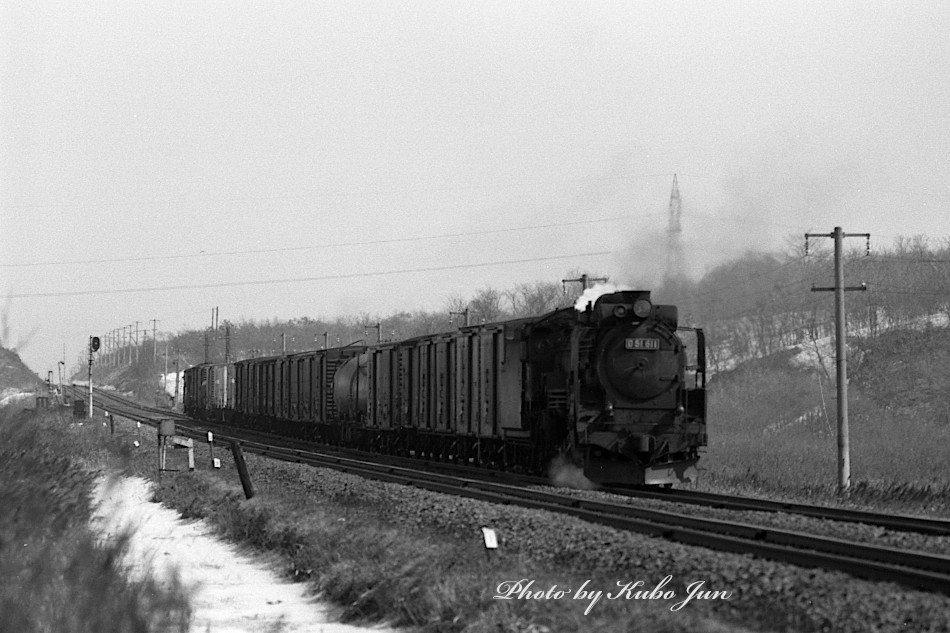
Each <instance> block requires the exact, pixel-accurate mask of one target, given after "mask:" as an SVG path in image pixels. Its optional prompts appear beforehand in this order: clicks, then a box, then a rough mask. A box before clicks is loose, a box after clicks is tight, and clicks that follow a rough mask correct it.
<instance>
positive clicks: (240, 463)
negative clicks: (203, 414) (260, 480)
mask: <svg viewBox="0 0 950 633" xmlns="http://www.w3.org/2000/svg"><path fill="white" fill-rule="evenodd" d="M231 454H232V455H234V464H235V465H236V466H237V471H238V476H239V477H240V478H241V487H242V488H244V498H245V499H250V498H251V497H253V496H254V495H255V494H257V493H256V492H255V491H254V484H253V483H251V476H250V475H249V474H248V472H247V463H246V462H245V461H244V453H243V452H242V451H241V445H240V444H239V443H238V442H237V440H231Z"/></svg>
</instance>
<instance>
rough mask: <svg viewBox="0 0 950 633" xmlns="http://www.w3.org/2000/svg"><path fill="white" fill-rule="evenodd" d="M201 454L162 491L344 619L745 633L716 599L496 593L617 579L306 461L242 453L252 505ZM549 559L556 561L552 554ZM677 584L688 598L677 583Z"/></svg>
mask: <svg viewBox="0 0 950 633" xmlns="http://www.w3.org/2000/svg"><path fill="white" fill-rule="evenodd" d="M143 431H144V435H145V438H144V440H145V441H144V442H143V444H144V446H146V447H150V446H154V444H153V441H154V430H152V429H150V428H149V429H143ZM67 432H68V433H77V432H78V433H93V434H95V435H98V436H99V437H100V438H101V439H102V446H104V447H109V448H110V449H111V450H116V451H121V452H124V453H128V452H129V450H128V448H127V447H128V446H129V445H130V444H131V442H132V441H133V440H134V439H137V438H138V437H139V431H137V430H135V428H134V427H133V425H132V424H130V423H127V422H120V423H119V424H118V425H117V433H116V436H115V438H109V437H108V433H107V432H106V431H105V430H104V429H103V428H102V426H101V425H100V424H93V425H86V427H84V429H83V428H77V427H75V426H73V427H72V428H70V429H67ZM196 453H197V456H196V457H197V459H198V468H197V470H196V471H195V472H193V473H187V474H186V473H176V474H168V475H165V476H164V477H163V478H162V483H161V485H160V487H159V488H158V489H157V492H156V498H157V499H158V500H161V501H162V502H163V503H165V504H167V505H169V506H172V507H175V508H177V509H178V510H179V511H180V512H181V513H182V515H183V516H184V517H186V518H202V519H205V520H207V521H209V522H210V523H211V524H213V525H214V526H215V527H216V528H217V529H218V530H219V532H220V533H222V535H224V536H225V537H227V538H229V539H231V540H233V541H235V542H238V543H242V544H246V545H251V546H253V547H254V548H255V549H259V550H263V551H267V552H270V553H276V554H279V555H280V560H281V561H282V564H283V565H284V572H285V573H286V576H287V577H289V578H293V579H295V580H306V581H309V582H310V583H311V585H312V587H313V588H314V590H315V591H316V592H318V593H319V594H320V595H321V596H322V597H323V598H325V599H326V600H328V601H329V602H330V603H331V605H335V606H336V608H337V613H336V615H337V616H338V617H339V618H340V619H342V620H344V621H357V622H380V621H382V622H387V623H390V624H392V625H394V626H399V627H410V628H411V629H414V630H422V631H426V632H436V631H439V632H443V631H445V632H449V631H451V632H456V631H466V632H467V633H482V632H484V633H488V632H498V631H506V632H508V631H512V632H518V631H520V632H530V633H546V632H554V631H558V632H561V631H564V632H570V631H578V632H579V631H585V632H586V631H611V632H612V631H627V630H629V631H634V630H636V631H638V632H640V631H642V632H645V633H651V632H656V633H659V632H663V633H677V632H683V633H686V632H699V633H703V632H706V633H720V632H723V631H743V630H745V629H744V628H742V627H739V626H736V625H734V624H726V623H724V622H723V620H722V619H721V617H722V616H720V615H718V614H716V613H714V612H713V611H712V607H713V606H719V605H703V606H702V607H700V606H695V605H691V608H689V609H685V610H682V611H677V612H673V611H670V610H669V607H670V604H671V603H670V602H667V601H640V600H612V601H609V600H602V601H600V602H599V603H598V604H596V605H595V608H592V609H591V611H590V613H588V614H586V615H585V614H584V610H585V608H586V606H587V605H586V603H585V604H581V602H580V601H579V600H570V599H564V600H555V599H548V600H518V601H505V600H494V599H493V595H495V593H496V588H497V587H498V585H499V583H500V582H502V581H505V580H517V579H523V578H526V579H533V580H534V587H536V588H540V589H543V590H547V589H549V588H550V587H552V586H554V585H557V586H559V587H560V588H562V589H563V588H566V587H572V588H574V589H577V588H578V587H580V586H581V584H582V583H583V582H584V581H585V580H590V586H591V587H597V588H606V589H607V590H610V589H611V588H615V587H616V582H617V580H618V578H619V577H620V576H618V574H617V573H616V572H612V573H611V572H604V571H600V572H598V571H591V570H589V569H584V568H583V566H580V565H573V564H568V565H564V564H559V563H563V561H555V563H554V564H552V561H551V560H548V561H538V560H533V559H531V558H529V557H527V556H525V555H524V554H522V553H519V552H514V551H513V552H508V551H505V549H504V548H502V550H499V551H498V552H497V553H492V555H491V557H489V556H487V555H486V552H485V550H484V548H483V545H482V542H481V540H480V534H479V533H478V532H477V531H476V532H473V533H466V534H465V535H460V534H454V533H447V532H446V531H445V530H444V529H439V528H436V527H433V526H430V525H427V524H424V523H422V522H420V523H419V524H416V525H406V524H404V523H399V522H393V521H392V519H391V518H387V516H388V517H392V516H393V515H395V514H398V512H394V511H392V509H391V508H389V507H388V505H389V504H394V503H397V502H396V501H394V500H392V499H389V498H387V497H386V495H385V493H383V494H382V495H380V496H376V497H375V498H372V499H370V498H367V496H366V495H365V494H364V493H365V490H355V489H352V488H347V486H346V485H344V486H343V487H342V488H338V489H335V491H334V492H332V493H330V494H322V493H320V492H319V491H316V490H314V489H313V488H312V487H311V485H310V484H307V483H304V482H302V481H301V475H300V470H299V469H301V468H303V469H305V470H306V471H308V473H309V471H312V469H309V468H306V467H300V466H295V465H285V464H281V463H276V462H272V461H271V460H266V459H264V458H258V457H256V456H253V455H248V456H247V457H248V462H249V466H250V470H251V473H252V478H253V480H254V485H255V487H256V489H257V490H258V492H259V494H258V496H257V497H256V498H254V499H252V500H251V501H246V500H245V499H244V496H243V493H242V489H241V486H240V483H239V480H238V476H237V473H236V471H235V468H234V464H233V460H232V459H231V455H230V453H229V452H228V451H226V450H221V448H220V447H219V448H218V450H216V451H215V452H214V456H215V457H217V458H219V459H221V460H222V468H221V469H220V470H213V469H211V468H209V466H208V462H210V457H211V456H210V454H209V452H208V449H207V446H206V445H205V446H199V447H198V448H197V449H196ZM156 459H157V458H156V455H155V450H154V449H149V448H145V449H140V450H138V451H136V452H135V453H134V455H133V456H132V460H131V464H130V472H133V473H135V474H138V475H141V476H145V477H150V478H152V479H154V478H155V475H156V472H155V468H156ZM169 459H170V460H171V459H174V460H176V461H177V462H178V463H175V464H173V463H172V462H170V463H169V467H170V468H178V467H182V466H183V460H184V455H183V454H182V453H179V454H176V455H173V454H171V453H169ZM360 484H361V485H362V480H360ZM368 485H370V486H375V484H368ZM354 487H356V486H354ZM538 538H539V539H541V538H543V535H542V534H539V535H538ZM632 555H634V556H635V554H632ZM552 558H554V559H556V558H557V556H556V552H552ZM675 571H676V570H675V569H672V570H671V573H675ZM654 576H655V574H650V575H649V576H648V578H647V580H650V581H652V583H653V584H655V582H657V581H659V580H661V579H662V575H660V576H657V577H656V578H654ZM677 582H678V581H677ZM653 584H651V585H650V587H649V588H652V586H653ZM677 592H678V593H679V594H683V595H685V594H684V592H683V589H682V587H677ZM725 607H726V609H727V610H728V609H729V607H730V605H728V604H725ZM730 619H731V618H730Z"/></svg>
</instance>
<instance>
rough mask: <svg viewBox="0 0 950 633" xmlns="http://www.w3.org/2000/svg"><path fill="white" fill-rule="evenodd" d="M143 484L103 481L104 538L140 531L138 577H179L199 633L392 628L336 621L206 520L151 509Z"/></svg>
mask: <svg viewBox="0 0 950 633" xmlns="http://www.w3.org/2000/svg"><path fill="white" fill-rule="evenodd" d="M149 496H150V493H149V483H148V482H147V481H146V480H144V479H141V478H120V479H115V480H110V481H107V480H106V479H101V480H100V481H99V482H98V484H97V486H96V499H95V500H96V501H97V502H98V504H99V507H98V511H97V512H96V514H95V516H94V518H93V527H94V529H96V530H97V531H98V532H99V533H100V534H101V535H102V536H103V538H112V537H114V535H116V534H118V533H120V532H121V531H122V530H125V529H127V528H130V527H131V528H134V534H133V536H132V541H131V544H130V548H129V555H128V559H127V561H126V562H127V564H128V566H129V571H130V573H131V574H132V575H133V577H141V576H142V575H144V574H147V573H150V574H153V577H155V578H156V579H159V580H161V581H162V582H166V579H170V578H172V577H173V574H174V573H175V571H176V570H177V571H178V573H179V577H180V578H181V581H182V582H183V584H184V585H185V586H186V587H189V588H190V589H191V591H190V596H191V602H192V608H193V612H194V619H193V621H192V626H191V630H192V631H194V632H195V633H205V632H206V631H210V632H211V633H239V632H247V633H252V632H253V633H260V632H268V631H270V632H275V633H276V632H280V633H303V632H311V631H312V632H321V631H322V632H324V633H370V632H372V633H384V632H391V631H392V629H384V628H371V627H359V626H351V625H347V624H340V623H337V622H331V621H329V618H328V616H327V609H326V607H324V606H323V605H321V604H320V603H319V602H317V601H316V600H315V599H314V598H312V597H310V596H308V595H307V591H306V586H305V585H303V584H294V583H289V582H284V581H282V580H281V579H279V578H278V577H277V576H276V575H275V574H274V573H273V572H272V571H271V570H270V569H269V568H268V566H267V565H266V564H265V563H264V562H262V561H260V560H256V559H255V558H253V557H251V556H249V555H247V554H243V553H240V552H239V551H238V550H237V549H236V548H235V547H234V546H233V545H231V544H229V543H225V542H222V541H221V540H219V539H217V538H215V537H214V536H213V534H212V532H211V528H210V527H208V526H207V525H206V524H205V523H203V522H201V521H183V520H182V519H181V518H180V517H179V515H178V513H177V512H175V511H173V510H170V509H168V508H165V507H163V506H162V505H161V504H158V503H153V502H150V501H149V500H148V499H149Z"/></svg>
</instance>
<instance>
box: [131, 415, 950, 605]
mask: <svg viewBox="0 0 950 633" xmlns="http://www.w3.org/2000/svg"><path fill="white" fill-rule="evenodd" d="M115 400H116V402H117V403H120V406H119V407H118V408H119V409H120V410H121V411H120V415H122V416H124V417H129V418H130V419H135V417H133V415H130V412H131V413H134V411H132V408H133V407H134V405H132V406H130V403H128V402H127V401H124V402H122V399H121V398H119V397H115ZM151 415H156V414H151ZM139 417H143V418H144V419H142V420H141V421H144V422H152V423H157V420H154V419H152V418H151V417H149V416H139ZM178 432H179V434H181V435H184V436H186V437H192V438H195V439H200V438H202V437H204V436H205V432H204V431H200V430H198V429H193V428H190V426H189V425H182V426H180V428H179V431H178ZM218 441H219V442H230V441H236V442H239V443H240V445H241V446H242V448H244V450H247V451H248V452H252V453H257V454H260V455H263V456H265V457H270V458H274V459H280V460H283V461H288V462H295V463H301V464H306V465H310V466H317V467H324V468H331V469H334V470H338V471H342V472H348V473H352V474H356V475H360V476H365V477H368V478H372V479H377V480H382V481H388V482H392V483H400V484H403V485H411V486H415V487H418V488H422V489H426V490H431V491H435V492H444V493H448V494H453V495H458V496H465V497H470V498H475V499H481V500H484V501H489V502H492V503H500V504H506V505H513V506H519V507H526V508H532V509H539V510H548V511H551V512H557V513H560V514H567V515H571V516H575V517H578V518H580V519H583V520H586V521H589V522H592V523H597V524H601V525H607V526H610V527H614V528H618V529H623V530H628V531H634V532H639V533H643V534H648V535H651V536H658V537H661V538H664V539H666V540H669V541H674V542H678V543H685V544H690V545H699V546H702V547H707V548H712V549H718V550H722V551H729V552H735V553H746V554H748V553H751V554H754V555H757V556H760V557H763V558H769V559H772V560H777V561H782V562H786V563H792V564H796V565H801V566H805V567H820V568H825V569H836V570H839V571H844V572H847V573H850V574H853V575H855V576H859V577H863V578H868V579H872V580H886V581H892V582H897V583H900V584H904V585H908V586H912V587H916V588H919V589H924V590H927V591H934V592H940V593H943V594H947V595H950V557H947V556H941V555H932V554H927V553H924V552H916V551H909V550H900V549H896V548H890V547H880V546H874V545H866V544H861V543H855V542H851V541H845V540H842V539H835V538H828V537H818V536H813V535H809V534H805V533H801V532H795V531H788V530H780V529H774V528H767V527H762V526H756V525H750V524H746V523H736V522H728V521H721V520H717V519H709V518H702V517H695V516H689V515H684V514H680V513H675V512H667V511H661V510H655V509H646V508H640V507H636V506H632V505H629V504H622V503H610V502H606V501H594V500H589V499H581V498H578V497H576V496H570V495H562V494H557V493H553V492H544V491H539V490H533V489H529V488H524V487H521V486H512V485H506V484H501V483H495V482H486V481H479V480H473V479H463V478H459V477H454V476H451V475H444V474H439V473H432V472H425V471H420V470H418V469H413V468H404V467H400V466H394V465H389V464H380V463H374V462H367V461H365V460H360V459H353V458H347V457H341V456H338V455H325V454H321V453H315V452H310V451H304V450H301V449H296V448H284V447H276V446H271V445H268V444H263V443H260V442H253V441H247V440H243V439H241V438H239V437H234V436H219V437H218Z"/></svg>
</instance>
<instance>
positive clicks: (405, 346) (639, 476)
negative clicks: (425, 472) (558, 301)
mask: <svg viewBox="0 0 950 633" xmlns="http://www.w3.org/2000/svg"><path fill="white" fill-rule="evenodd" d="M705 365H706V363H705V341H704V337H703V332H702V330H699V329H693V328H683V327H678V323H677V308H676V307H675V306H669V305H654V304H653V303H652V302H651V300H650V293H649V291H620V292H614V293H610V294H604V295H601V296H600V297H599V298H597V299H596V301H591V302H588V303H587V304H586V306H585V308H584V309H583V310H576V309H575V308H573V307H571V308H564V309H559V310H555V311H553V312H550V313H547V314H545V315H541V316H537V317H531V318H523V319H516V320H511V321H504V322H499V323H491V324H484V325H475V326H468V327H463V328H460V329H458V330H457V331H454V332H446V333H442V334H433V335H427V336H420V337H416V338H413V339H408V340H404V341H399V342H385V343H379V344H376V345H350V346H345V347H337V348H331V349H326V350H318V351H310V352H303V353H295V354H287V355H280V356H270V357H263V358H251V359H246V360H241V361H237V362H234V363H229V364H203V365H197V366H195V367H192V368H190V369H188V370H187V371H186V372H185V392H184V400H183V401H184V407H185V413H186V414H188V415H189V416H192V417H196V418H202V419H208V420H212V421H216V422H219V423H223V424H226V425H231V426H235V427H244V428H253V429H257V430H264V431H268V432H271V433H276V434H281V435H288V436H294V437H300V438H305V439H310V440H314V441H317V442H321V443H327V444H331V445H339V446H347V447H353V448H359V449H363V450H367V451H371V452H375V453H381V454H392V455H403V456H410V457H416V458H419V459H427V460H436V461H445V462H452V463H458V464H469V465H476V466H483V467H487V468H497V469H506V470H514V471H518V472H526V473H537V474H543V473H545V472H546V470H547V469H548V468H549V466H550V465H551V464H552V462H553V461H554V460H556V458H558V457H562V458H563V457H566V458H567V459H568V460H570V461H574V462H575V463H577V464H579V465H582V466H583V469H584V474H585V475H586V476H587V477H588V478H589V479H591V480H593V481H595V482H601V483H625V484H665V485H671V484H674V483H681V482H686V481H690V480H692V479H694V478H695V477H696V464H697V461H698V459H699V448H700V447H702V446H705V445H706V443H707V437H706V367H705ZM561 461H563V460H561Z"/></svg>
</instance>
